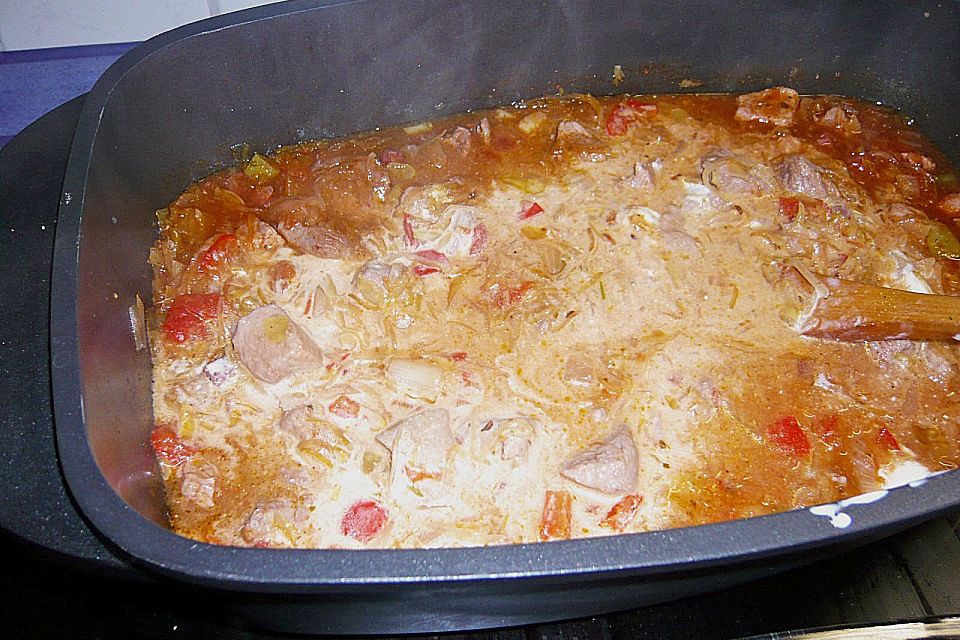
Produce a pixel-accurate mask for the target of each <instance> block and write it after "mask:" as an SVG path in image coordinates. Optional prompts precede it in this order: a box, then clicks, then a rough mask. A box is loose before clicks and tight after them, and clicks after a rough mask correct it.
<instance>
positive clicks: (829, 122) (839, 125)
mask: <svg viewBox="0 0 960 640" xmlns="http://www.w3.org/2000/svg"><path fill="white" fill-rule="evenodd" d="M818 123H819V124H821V125H823V126H826V127H832V128H834V129H839V130H840V131H842V132H843V133H845V134H854V133H860V131H861V130H862V129H861V127H860V120H859V119H858V118H857V113H856V112H855V111H854V110H853V108H849V109H844V108H843V107H842V106H839V105H838V106H836V107H831V108H830V109H828V110H827V112H826V113H825V114H823V117H822V118H820V120H819V121H818Z"/></svg>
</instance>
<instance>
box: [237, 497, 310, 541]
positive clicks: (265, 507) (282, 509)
mask: <svg viewBox="0 0 960 640" xmlns="http://www.w3.org/2000/svg"><path fill="white" fill-rule="evenodd" d="M296 520H297V517H296V513H295V511H294V508H293V504H292V503H291V501H290V500H287V499H286V498H281V499H278V500H268V501H266V502H261V503H260V504H258V505H257V506H256V508H254V510H253V511H252V512H250V515H249V516H247V520H246V522H244V523H243V527H241V529H240V537H241V538H243V540H244V542H247V543H248V544H252V545H254V546H259V547H289V546H291V545H292V544H293V543H294V542H295V539H294V537H293V536H294V524H295V522H296Z"/></svg>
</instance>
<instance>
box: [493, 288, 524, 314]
mask: <svg viewBox="0 0 960 640" xmlns="http://www.w3.org/2000/svg"><path fill="white" fill-rule="evenodd" d="M532 286H533V283H532V282H521V283H520V284H518V285H517V286H515V287H501V288H499V289H497V293H496V294H495V295H494V296H493V304H495V305H496V306H497V308H498V309H506V308H507V307H512V306H513V305H515V304H517V303H518V302H520V300H522V299H523V296H524V295H526V293H527V291H529V290H530V287H532Z"/></svg>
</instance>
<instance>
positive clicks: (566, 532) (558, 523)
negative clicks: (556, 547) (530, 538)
mask: <svg viewBox="0 0 960 640" xmlns="http://www.w3.org/2000/svg"><path fill="white" fill-rule="evenodd" d="M572 504H573V497H572V496H571V495H570V493H569V492H567V491H547V492H546V495H545V496H544V500H543V513H542V515H541V516H540V539H541V540H566V539H568V538H570V520H571V513H570V507H571V505H572Z"/></svg>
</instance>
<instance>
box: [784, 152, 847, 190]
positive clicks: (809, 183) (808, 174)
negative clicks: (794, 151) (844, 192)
mask: <svg viewBox="0 0 960 640" xmlns="http://www.w3.org/2000/svg"><path fill="white" fill-rule="evenodd" d="M777 174H778V176H779V178H780V183H781V184H782V185H783V188H784V189H786V190H787V191H790V192H792V193H799V194H802V195H805V196H809V197H811V198H816V199H817V200H824V201H829V200H836V199H838V198H839V197H840V191H839V190H838V189H837V187H836V185H835V184H833V183H832V182H830V181H829V180H827V179H826V178H824V177H823V174H822V173H821V172H820V167H818V166H817V165H815V164H813V163H812V162H810V160H808V159H807V158H806V157H804V156H801V155H792V156H787V157H786V158H784V159H783V161H782V162H781V163H780V164H779V165H778V166H777Z"/></svg>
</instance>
